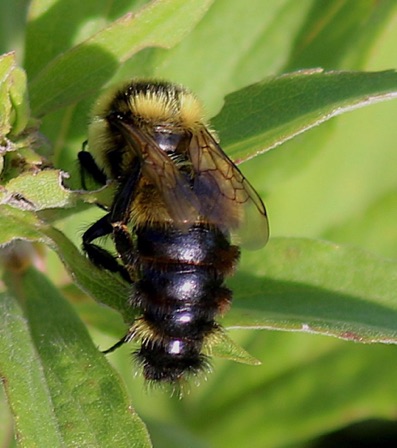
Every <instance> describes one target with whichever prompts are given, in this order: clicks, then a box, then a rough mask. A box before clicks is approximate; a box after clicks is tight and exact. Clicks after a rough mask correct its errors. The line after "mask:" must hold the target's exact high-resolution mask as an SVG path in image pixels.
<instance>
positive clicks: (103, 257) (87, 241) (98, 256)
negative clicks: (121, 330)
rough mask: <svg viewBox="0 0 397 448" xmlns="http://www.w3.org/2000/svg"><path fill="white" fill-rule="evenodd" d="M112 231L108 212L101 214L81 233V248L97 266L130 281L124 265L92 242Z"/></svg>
mask: <svg viewBox="0 0 397 448" xmlns="http://www.w3.org/2000/svg"><path fill="white" fill-rule="evenodd" d="M112 232H113V227H112V225H111V224H110V214H107V215H105V216H103V217H102V218H101V219H100V220H99V221H96V222H95V223H94V224H93V225H92V226H91V227H90V228H89V229H88V230H86V231H85V232H84V234H83V250H84V252H85V253H86V254H87V256H88V258H89V259H90V260H91V261H92V263H94V264H95V265H96V266H98V267H99V268H103V269H107V270H108V271H110V272H119V273H120V274H121V276H122V277H123V278H124V279H125V280H127V281H128V282H131V278H130V276H129V274H128V272H127V270H126V268H125V267H124V266H121V265H120V263H118V261H117V260H116V258H115V257H113V255H112V254H110V253H109V252H108V251H107V250H105V249H103V248H102V247H100V246H98V245H96V244H93V243H92V241H94V240H95V239H97V238H100V237H101V236H106V235H109V234H111V233H112Z"/></svg>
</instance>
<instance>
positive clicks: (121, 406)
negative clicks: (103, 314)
mask: <svg viewBox="0 0 397 448" xmlns="http://www.w3.org/2000/svg"><path fill="white" fill-rule="evenodd" d="M6 283H7V285H8V287H9V291H10V292H9V295H6V296H5V297H4V299H5V300H4V301H3V302H2V304H1V308H0V309H1V314H2V322H3V323H4V324H3V325H2V328H1V330H0V341H1V351H0V353H1V359H0V369H1V374H2V376H3V378H5V380H6V384H7V386H6V390H7V393H8V397H9V400H10V403H11V407H12V408H13V410H14V412H15V413H16V415H17V416H18V419H17V431H18V434H19V437H20V438H21V440H22V446H53V447H58V446H59V447H61V446H70V447H72V446H76V447H77V446H78V447H84V446H87V447H88V446H96V447H100V446H103V447H109V446H112V445H114V444H117V446H125V447H130V446H131V444H132V445H133V446H137V447H148V446H150V442H149V439H148V436H147V434H146V430H145V427H144V425H143V423H142V422H141V421H140V420H139V419H138V417H137V416H136V414H134V413H133V412H132V411H131V406H130V405H129V403H128V400H127V397H126V394H125V390H124V389H123V387H122V386H121V385H120V383H119V380H118V378H117V376H116V375H115V373H114V372H113V370H112V369H111V368H110V366H109V364H108V363H107V361H106V360H105V358H104V356H103V355H101V354H100V353H99V351H98V350H97V348H95V347H94V345H93V344H92V342H91V340H90V338H89V336H88V333H87V331H86V329H85V327H84V326H83V325H82V324H81V322H80V320H79V319H78V318H77V316H76V315H75V313H74V311H73V310H72V308H71V307H70V305H68V304H67V302H65V301H64V300H63V299H62V297H60V296H59V295H58V293H57V291H56V290H55V289H54V287H53V286H52V285H51V284H50V283H49V282H48V281H47V280H46V279H45V278H44V277H43V275H42V274H40V273H38V272H37V271H35V270H33V269H29V270H28V271H26V272H24V273H23V274H18V273H10V272H9V273H8V274H7V278H6ZM15 299H17V300H18V302H19V303H20V304H21V306H22V308H23V314H22V312H21V308H20V307H19V306H17V305H16V303H15V301H14V300H15ZM32 393H34V394H36V399H35V400H32V399H29V400H26V397H31V394H32ZM31 405H34V411H33V410H32V409H31V408H30V406H31ZM32 414H33V415H32ZM32 417H33V418H32ZM35 444H36V445H35Z"/></svg>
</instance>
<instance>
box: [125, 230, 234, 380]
mask: <svg viewBox="0 0 397 448" xmlns="http://www.w3.org/2000/svg"><path fill="white" fill-rule="evenodd" d="M136 234H137V254H138V255H137V258H138V259H137V265H136V266H137V269H138V278H139V280H138V281H137V283H136V284H135V291H134V294H133V297H132V298H131V302H132V305H133V306H136V307H138V308H139V309H140V310H141V312H142V315H141V317H140V318H139V319H137V320H136V321H135V322H134V324H133V325H132V328H131V329H130V335H131V336H132V335H133V338H134V339H135V340H137V339H139V340H140V341H141V347H140V349H139V350H138V351H137V352H135V357H136V358H137V360H138V362H139V363H140V364H141V365H142V366H143V373H144V377H145V378H146V379H147V380H149V381H155V382H159V381H160V382H161V381H163V382H170V383H172V382H176V381H178V380H180V379H181V378H183V377H184V376H186V375H189V374H196V373H197V372H199V371H201V370H205V369H206V368H208V365H209V363H208V359H207V357H206V356H205V355H204V354H203V353H202V351H203V345H204V344H205V343H206V342H207V340H208V338H209V337H211V335H213V334H215V333H216V331H218V330H219V325H218V324H217V323H216V321H215V319H216V317H217V316H219V315H221V314H223V313H224V312H225V311H226V310H227V309H228V308H229V305H230V302H231V296H232V295H231V291H230V290H229V289H228V288H226V287H225V286H224V279H225V276H227V275H230V274H231V273H232V272H233V271H234V268H235V266H236V264H237V261H238V258H239V250H238V248H237V247H236V246H233V245H231V244H230V242H229V241H228V238H227V237H226V236H225V235H224V234H223V233H222V232H220V231H219V230H218V229H216V228H211V227H210V226H207V225H204V224H197V225H195V226H193V227H191V228H190V229H189V231H188V232H186V233H183V232H182V231H180V230H178V229H176V228H173V227H171V228H168V229H164V228H161V229H156V228H153V227H151V228H144V229H141V230H138V231H137V232H136Z"/></svg>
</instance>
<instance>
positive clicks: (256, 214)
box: [189, 128, 269, 249]
mask: <svg viewBox="0 0 397 448" xmlns="http://www.w3.org/2000/svg"><path fill="white" fill-rule="evenodd" d="M189 158H190V160H191V163H192V166H193V170H194V172H195V175H194V184H193V191H194V193H195V194H196V196H197V197H198V199H199V202H200V208H199V210H200V215H202V216H203V217H204V218H205V219H207V220H208V221H209V222H211V223H213V224H215V225H217V226H219V227H220V228H224V229H230V230H231V231H232V232H234V231H237V234H238V236H239V238H240V239H241V244H242V245H243V246H245V247H247V248H250V249H256V248H259V247H262V246H264V245H265V244H266V242H267V240H268V238H269V224H268V220H267V215H266V209H265V206H264V204H263V202H262V200H261V198H260V197H259V196H258V194H257V193H256V191H255V190H254V188H253V187H252V186H251V184H250V183H249V182H248V180H247V179H246V178H245V177H244V176H243V175H242V173H241V172H240V170H239V169H238V168H237V167H236V165H235V164H234V163H233V162H232V161H231V160H230V159H229V157H228V156H227V155H226V154H225V153H224V152H223V150H222V148H221V147H220V146H219V145H218V143H217V142H216V141H215V139H214V137H213V136H212V135H211V134H210V133H209V131H208V130H207V129H205V128H203V130H202V131H200V132H199V133H197V134H195V135H193V137H192V140H191V143H190V146H189Z"/></svg>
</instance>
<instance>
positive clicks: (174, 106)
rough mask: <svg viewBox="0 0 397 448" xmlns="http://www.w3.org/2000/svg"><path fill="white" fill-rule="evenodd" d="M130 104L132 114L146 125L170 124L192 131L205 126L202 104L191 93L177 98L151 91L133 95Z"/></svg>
mask: <svg viewBox="0 0 397 448" xmlns="http://www.w3.org/2000/svg"><path fill="white" fill-rule="evenodd" d="M129 104H130V107H131V112H132V114H133V115H135V116H136V117H139V118H140V119H141V120H142V121H143V122H144V123H151V124H153V125H156V124H160V123H161V124H170V125H174V126H177V127H180V128H181V129H189V130H192V131H194V130H196V129H198V128H200V127H202V126H203V124H202V121H203V116H202V108H201V104H200V103H199V101H198V100H197V98H195V97H194V96H193V95H192V94H191V93H190V92H182V93H181V94H180V95H179V97H178V98H177V97H175V96H174V95H169V94H168V95H165V94H164V93H163V92H152V91H149V92H146V93H139V94H138V95H132V96H131V97H130V98H129Z"/></svg>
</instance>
